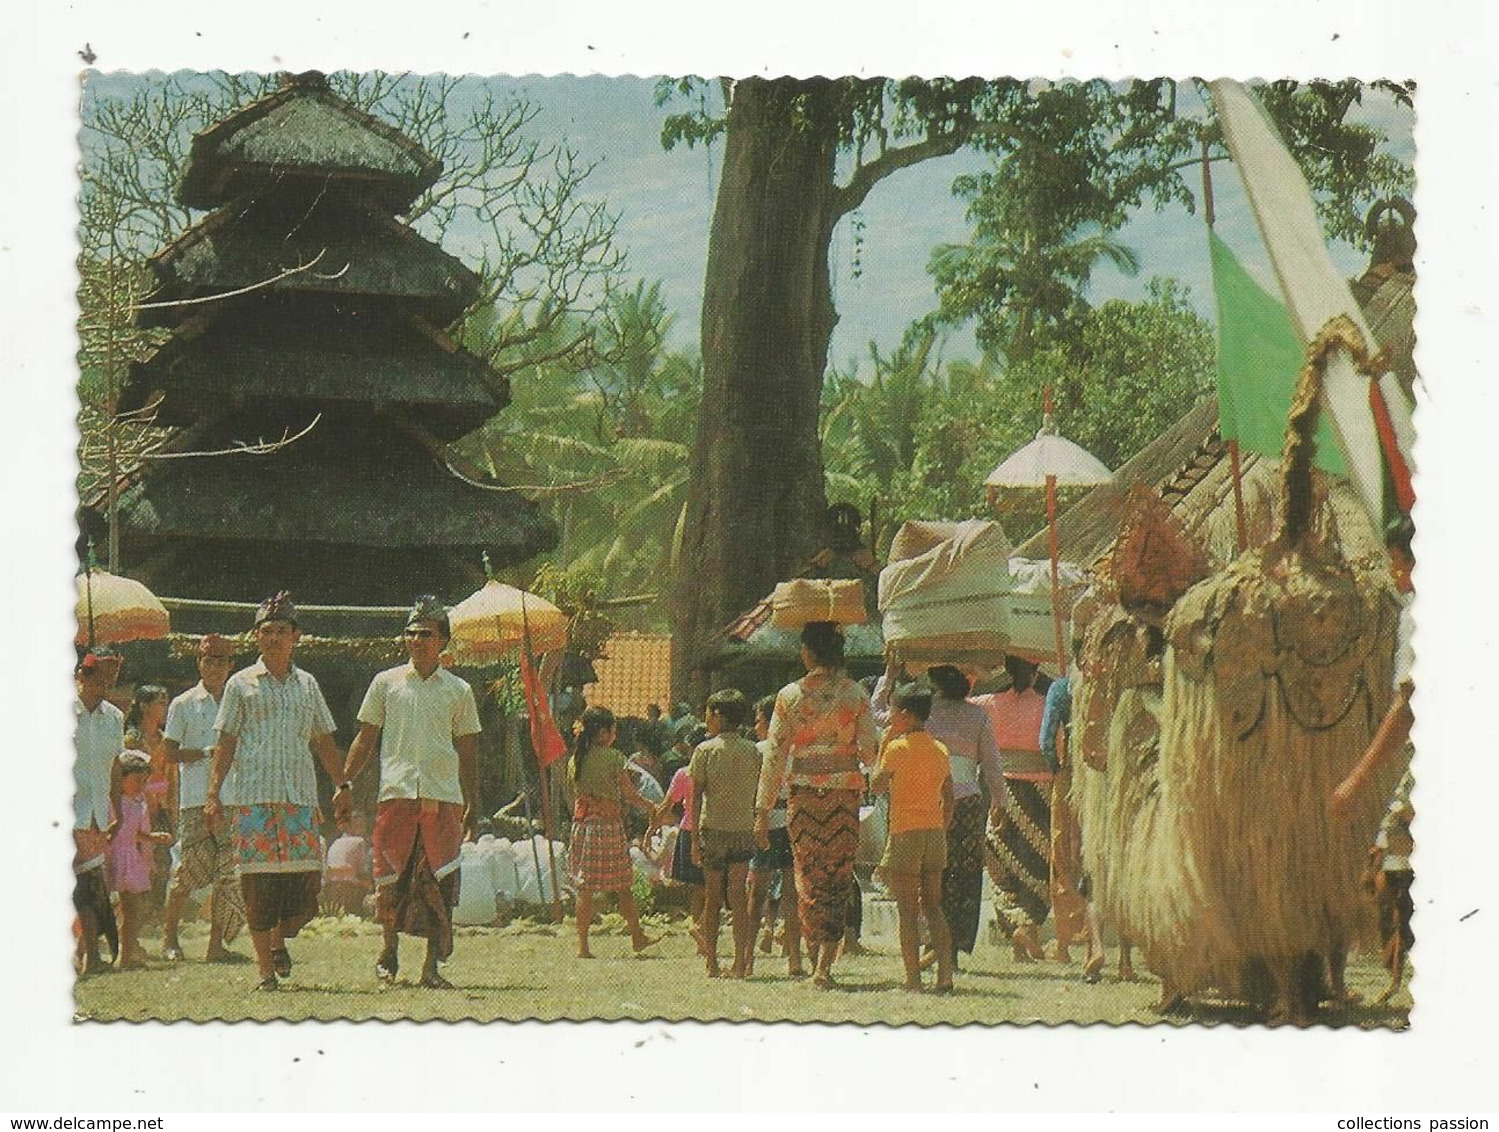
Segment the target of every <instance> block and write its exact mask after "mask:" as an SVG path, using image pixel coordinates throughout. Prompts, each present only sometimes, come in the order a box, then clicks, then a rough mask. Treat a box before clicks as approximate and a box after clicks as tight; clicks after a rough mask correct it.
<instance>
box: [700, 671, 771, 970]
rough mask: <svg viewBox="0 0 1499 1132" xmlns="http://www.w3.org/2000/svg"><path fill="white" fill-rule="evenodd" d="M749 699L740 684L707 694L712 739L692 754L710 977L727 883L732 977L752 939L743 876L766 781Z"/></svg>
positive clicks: (744, 964) (745, 961) (746, 958)
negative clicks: (745, 729) (753, 738)
mask: <svg viewBox="0 0 1499 1132" xmlns="http://www.w3.org/2000/svg"><path fill="white" fill-rule="evenodd" d="M748 716H749V701H748V700H746V699H745V698H744V693H743V692H740V691H739V690H738V689H736V688H725V689H724V690H722V691H719V692H714V693H713V695H711V696H709V697H708V710H707V724H708V740H707V742H705V743H701V744H699V745H698V748H697V750H695V751H693V753H692V762H691V764H690V765H689V767H688V773H689V774H690V775H691V776H692V785H693V795H692V811H693V819H694V820H693V826H694V827H695V828H694V830H693V833H692V862H693V864H695V865H697V866H698V867H699V868H701V869H702V870H703V889H704V900H703V936H704V944H705V951H706V955H707V965H708V977H709V978H713V979H716V978H718V977H719V976H720V975H721V974H722V972H721V971H720V970H719V967H718V917H719V911H720V909H721V908H722V907H723V903H724V895H725V886H727V896H728V905H729V915H730V919H731V922H732V924H733V934H734V965H733V966H732V967H731V968H729V978H731V979H742V978H744V977H745V974H746V973H747V971H748V969H749V965H750V962H751V959H752V956H751V948H752V947H753V946H754V928H753V926H752V925H751V924H750V918H749V899H748V894H747V893H746V891H745V879H746V877H747V875H748V873H749V862H750V858H751V857H753V856H754V855H755V849H756V848H757V845H756V842H755V793H756V791H757V790H758V788H759V785H760V750H759V748H758V747H756V746H755V745H754V744H753V743H751V742H750V741H749V740H748V739H746V738H745V737H744V736H743V735H741V734H740V733H739V728H740V727H741V726H743V724H744V721H745V719H746V718H747V717H748Z"/></svg>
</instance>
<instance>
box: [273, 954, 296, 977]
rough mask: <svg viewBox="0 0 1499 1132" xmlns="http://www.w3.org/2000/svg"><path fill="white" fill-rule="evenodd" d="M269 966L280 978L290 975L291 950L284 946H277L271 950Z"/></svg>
mask: <svg viewBox="0 0 1499 1132" xmlns="http://www.w3.org/2000/svg"><path fill="white" fill-rule="evenodd" d="M271 967H272V969H273V970H274V971H275V972H276V976H277V977H278V978H282V979H288V978H290V977H291V952H290V951H287V950H286V948H284V947H278V948H276V950H275V951H273V952H271Z"/></svg>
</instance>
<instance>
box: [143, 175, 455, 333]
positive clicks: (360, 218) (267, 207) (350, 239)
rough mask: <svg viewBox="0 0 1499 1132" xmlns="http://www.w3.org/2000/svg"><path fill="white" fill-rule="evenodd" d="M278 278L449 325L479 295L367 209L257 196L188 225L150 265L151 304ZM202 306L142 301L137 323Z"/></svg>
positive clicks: (164, 322)
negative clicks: (404, 303) (285, 205)
mask: <svg viewBox="0 0 1499 1132" xmlns="http://www.w3.org/2000/svg"><path fill="white" fill-rule="evenodd" d="M314 260H315V261H316V264H317V266H316V267H314V268H312V269H310V270H307V271H301V272H298V273H297V274H294V275H288V276H286V277H285V278H282V279H279V280H278V281H277V282H276V283H275V284H274V285H273V286H272V287H270V288H268V290H271V291H274V292H278V293H283V294H284V293H290V292H296V293H303V294H308V293H311V294H329V295H343V296H360V297H365V298H371V299H376V300H378V299H384V298H401V299H406V300H409V301H410V309H412V310H413V311H416V312H419V313H420V314H422V315H423V316H424V317H426V318H427V319H429V320H430V321H431V322H432V323H433V324H434V325H437V326H447V325H449V324H450V323H452V322H453V321H454V320H455V319H457V318H458V317H459V316H460V315H462V314H463V312H464V311H465V310H466V309H467V308H468V307H469V306H470V305H471V304H472V303H473V302H475V301H476V300H477V299H478V297H479V290H480V280H479V277H478V275H476V274H475V273H474V272H472V271H470V270H469V269H468V268H467V267H465V266H464V265H463V264H462V263H461V262H460V261H459V260H458V259H457V258H456V257H454V256H451V255H449V254H448V253H447V252H445V251H443V250H442V249H441V248H440V247H438V246H437V245H436V244H433V243H431V242H430V241H428V240H424V239H422V237H420V236H418V235H417V234H416V233H415V232H414V231H412V230H411V229H410V228H408V227H407V226H406V225H404V224H401V223H398V222H397V221H395V220H393V219H392V218H391V217H389V216H385V215H382V214H379V213H376V212H371V211H369V210H366V209H350V208H334V207H329V206H328V205H327V204H326V203H324V204H321V205H320V206H319V207H317V208H316V209H314V211H313V212H311V213H310V214H309V213H307V212H306V210H305V209H301V210H293V211H292V212H290V213H287V212H278V211H276V210H275V209H274V207H273V205H272V203H271V202H268V201H266V200H264V199H262V200H255V201H248V202H242V203H240V204H238V205H236V206H235V207H231V208H225V209H222V210H220V211H218V212H215V213H213V214H212V215H211V216H209V217H207V218H206V219H204V220H202V221H200V222H199V223H197V224H195V225H193V226H192V227H191V228H189V229H187V231H185V232H183V233H182V235H180V236H178V237H177V238H176V239H175V240H173V241H172V242H171V243H169V244H167V245H166V247H164V248H162V249H161V251H159V252H157V253H156V254H155V255H154V256H152V257H151V260H150V264H151V268H152V270H153V271H154V272H155V274H156V277H157V279H158V280H159V281H160V284H161V285H160V287H158V288H157V290H156V291H155V292H154V293H153V294H152V295H151V296H150V297H149V300H148V301H149V302H152V303H168V302H180V301H182V300H184V299H197V298H202V297H204V296H209V295H220V294H225V293H227V292H231V291H237V290H240V289H242V288H246V287H252V286H255V285H257V284H261V283H264V282H265V281H266V280H268V279H273V278H276V277H277V276H280V275H281V274H282V273H284V272H286V271H289V270H291V269H293V268H296V267H300V266H301V265H303V264H307V263H312V262H313V261H314ZM203 309H204V307H202V306H187V307H158V308H155V309H151V308H147V309H145V310H143V311H142V312H141V323H142V325H145V326H175V325H176V324H177V323H179V322H181V321H183V320H185V319H187V318H191V317H192V316H193V315H194V314H195V313H198V312H201V311H202V310H203Z"/></svg>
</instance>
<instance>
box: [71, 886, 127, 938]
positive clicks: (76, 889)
mask: <svg viewBox="0 0 1499 1132" xmlns="http://www.w3.org/2000/svg"><path fill="white" fill-rule="evenodd" d="M73 908H74V910H75V911H76V912H77V913H78V917H79V922H80V927H81V926H82V924H83V922H84V920H83V917H84V914H85V913H88V914H91V915H92V916H93V922H94V931H95V933H96V937H97V936H100V935H102V936H103V937H104V938H105V939H106V940H107V941H108V942H109V953H110V954H111V955H112V956H114V957H115V958H119V955H120V932H119V928H118V926H117V925H116V924H115V913H114V907H113V906H112V905H111V904H110V902H109V885H108V884H107V883H106V882H105V880H104V866H103V865H96V866H94V867H93V868H91V869H85V870H83V871H82V872H77V873H74V874H73ZM87 942H89V943H92V942H93V941H92V940H90V941H87Z"/></svg>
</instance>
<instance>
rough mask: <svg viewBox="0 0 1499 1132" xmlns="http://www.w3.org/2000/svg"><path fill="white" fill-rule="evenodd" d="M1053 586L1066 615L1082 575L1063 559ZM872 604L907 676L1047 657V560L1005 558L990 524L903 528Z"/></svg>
mask: <svg viewBox="0 0 1499 1132" xmlns="http://www.w3.org/2000/svg"><path fill="white" fill-rule="evenodd" d="M1059 580H1060V582H1061V587H1062V606H1063V610H1064V612H1065V611H1066V610H1069V609H1070V608H1071V606H1072V603H1073V601H1074V600H1075V599H1076V597H1077V596H1078V594H1079V593H1081V591H1082V587H1083V573H1082V571H1081V570H1080V569H1079V568H1078V567H1077V566H1075V565H1074V564H1072V563H1070V562H1064V563H1062V564H1061V567H1060V570H1059ZM879 608H880V612H881V614H883V616H884V633H885V641H886V644H887V649H888V652H889V654H890V656H891V658H892V659H895V660H900V661H902V662H904V663H905V665H906V667H907V668H910V669H913V670H920V669H923V668H927V667H930V666H931V665H934V664H955V665H959V666H961V667H969V666H971V667H976V668H995V667H998V666H999V665H1000V664H1002V663H1004V658H1005V656H1006V654H1014V655H1017V656H1024V657H1027V658H1029V659H1032V660H1037V661H1052V660H1055V658H1056V643H1055V637H1054V635H1053V628H1052V625H1053V620H1052V618H1053V613H1052V595H1051V564H1050V563H1049V562H1045V561H1032V560H1031V559H1027V558H1012V557H1010V543H1009V540H1008V539H1007V538H1006V537H1005V533H1004V530H1003V529H1002V528H1001V527H1000V525H999V524H998V523H993V522H985V521H983V520H978V519H973V520H969V521H968V522H964V523H928V522H909V523H906V524H905V525H904V526H902V527H901V529H900V531H899V532H897V534H896V536H895V539H894V541H893V542H892V543H891V545H890V564H889V565H888V566H886V567H885V569H884V570H882V571H881V572H880V593H879Z"/></svg>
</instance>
